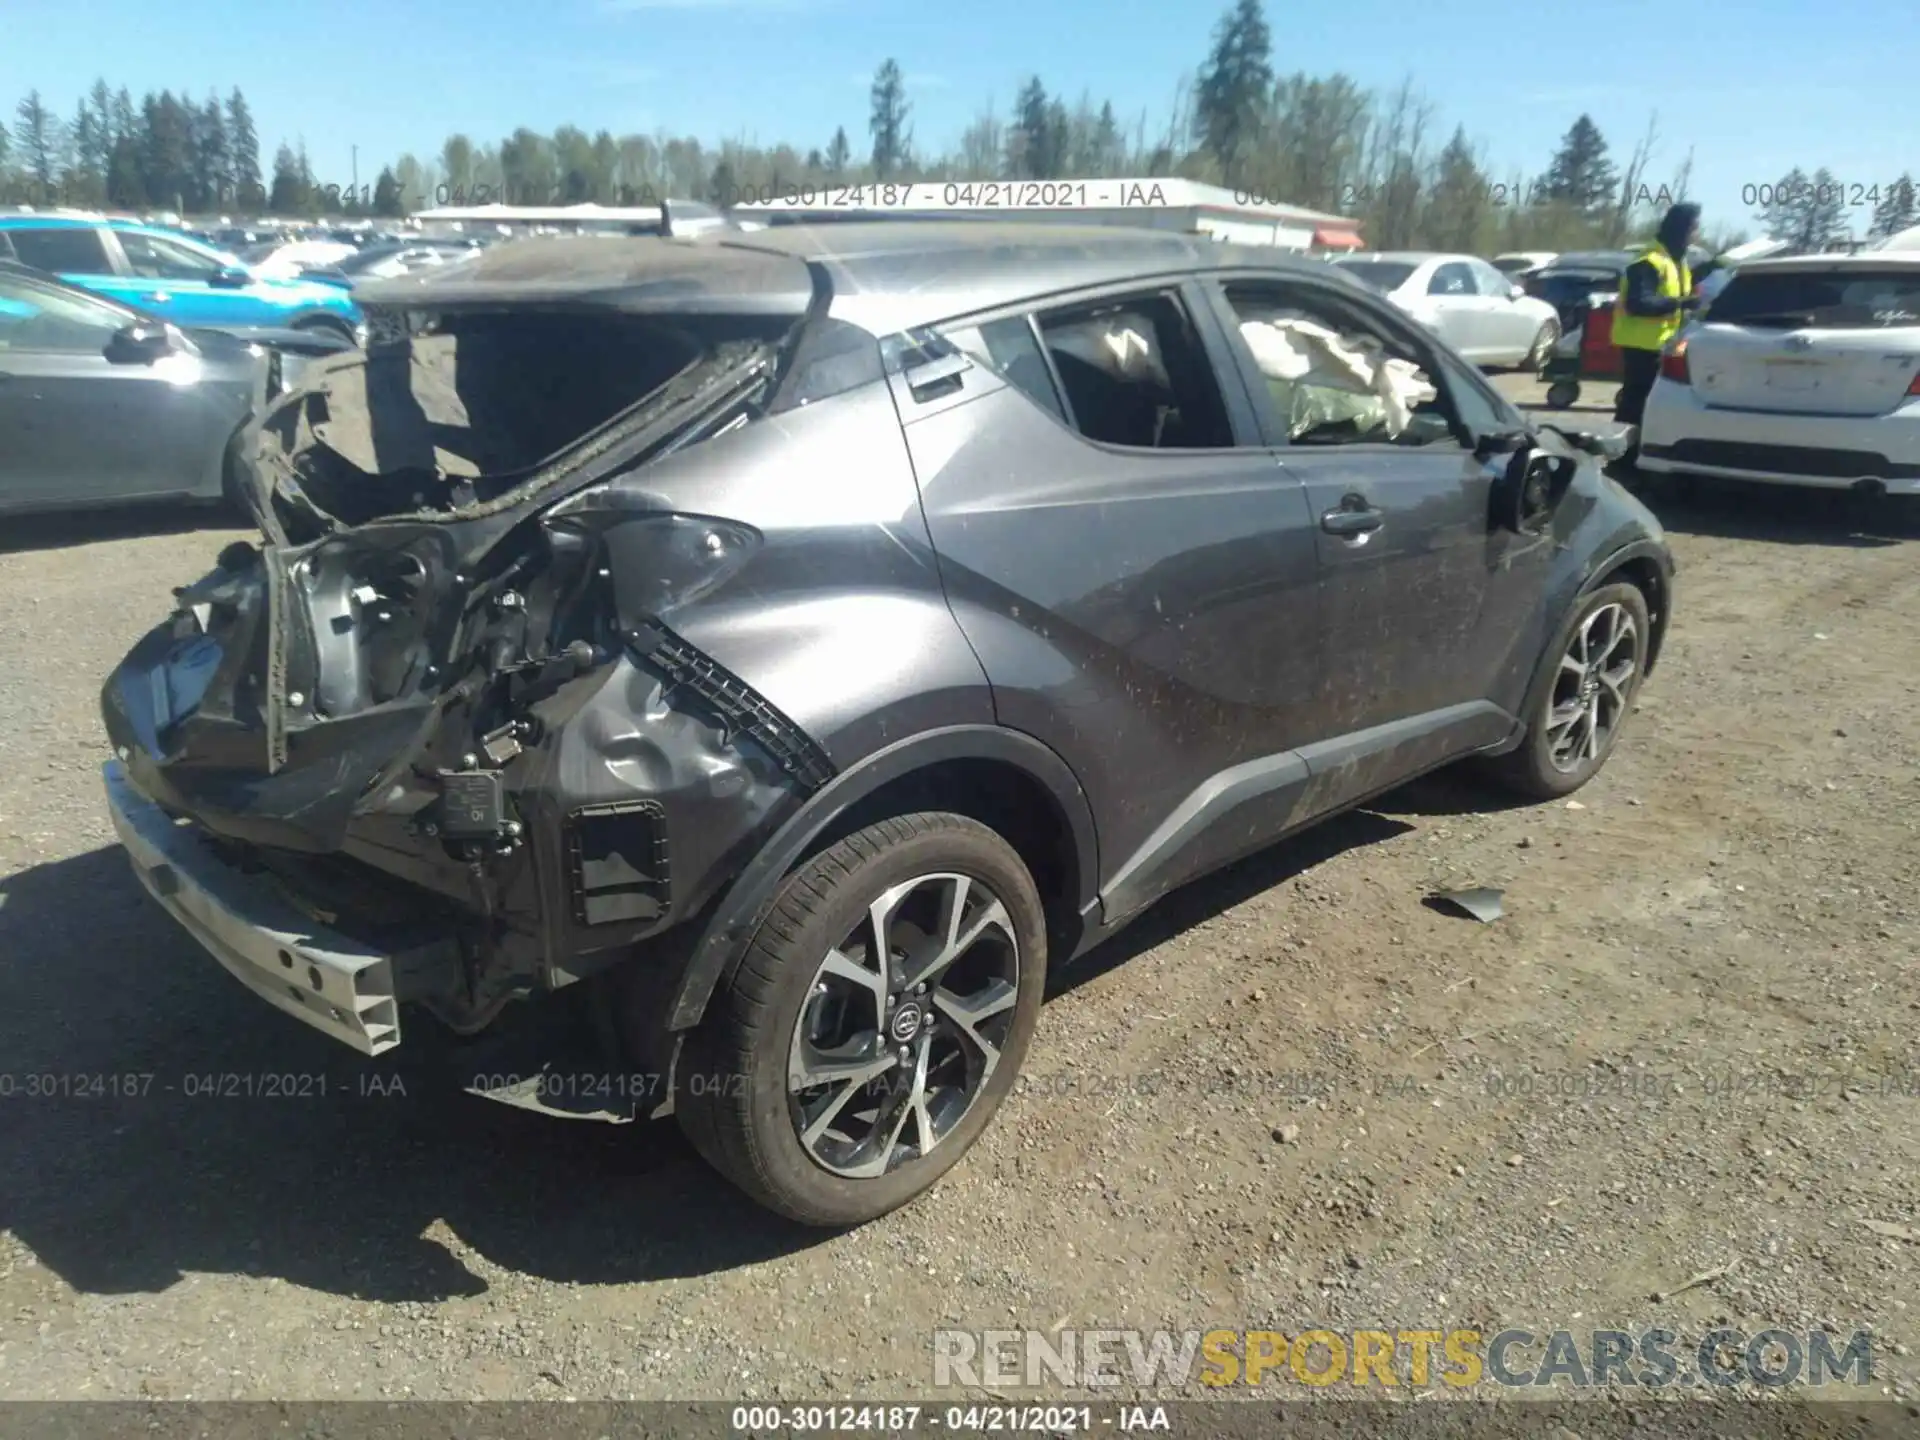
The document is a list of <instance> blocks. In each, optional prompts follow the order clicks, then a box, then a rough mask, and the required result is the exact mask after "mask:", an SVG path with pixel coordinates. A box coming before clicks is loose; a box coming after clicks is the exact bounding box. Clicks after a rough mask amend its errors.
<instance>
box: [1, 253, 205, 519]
mask: <svg viewBox="0 0 1920 1440" xmlns="http://www.w3.org/2000/svg"><path fill="white" fill-rule="evenodd" d="M133 318H134V317H132V316H131V315H129V314H127V313H126V312H125V311H122V310H120V309H119V308H118V307H116V306H114V305H111V304H108V303H106V302H105V301H102V300H98V299H96V298H95V297H93V296H91V295H87V294H83V293H80V292H77V291H75V290H71V289H67V288H63V287H59V286H54V285H49V284H43V283H41V282H39V281H36V280H33V279H30V278H28V277H24V276H19V275H15V274H4V275H0V437H4V442H3V443H0V505H7V506H15V505H19V506H32V507H35V508H39V507H44V506H56V505H65V504H69V503H71V504H77V505H87V504H95V503H100V502H103V501H108V500H116V499H133V498H139V497H142V496H165V495H176V494H181V493H185V492H188V491H193V490H200V491H206V492H209V493H216V494H217V493H218V492H217V490H210V486H217V484H218V482H219V475H218V470H217V463H218V460H219V457H220V454H221V451H222V447H223V445H224V442H225V438H226V437H225V436H224V435H221V434H218V433H217V432H216V424H217V422H218V421H219V416H218V415H217V414H216V413H215V412H214V411H213V409H212V408H211V407H210V406H209V404H208V402H207V400H206V397H205V396H204V395H203V394H201V393H200V391H199V390H198V388H197V387H196V386H194V385H193V384H191V383H182V381H183V379H190V376H188V375H187V374H186V373H185V371H183V369H182V367H180V366H179V365H169V364H168V363H166V362H165V361H161V362H155V363H152V364H140V363H132V364H119V363H115V362H114V361H112V360H110V359H108V357H107V351H108V348H109V346H110V344H111V342H112V340H113V337H114V335H115V334H116V333H117V332H119V330H120V329H121V328H122V327H123V326H125V325H126V324H127V323H128V322H129V321H130V320H132V319H133ZM170 358H176V357H170ZM177 358H178V359H179V360H182V361H186V362H187V363H188V364H189V365H191V363H192V357H189V356H180V357H177Z"/></svg>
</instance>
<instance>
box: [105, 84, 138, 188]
mask: <svg viewBox="0 0 1920 1440" xmlns="http://www.w3.org/2000/svg"><path fill="white" fill-rule="evenodd" d="M112 131H113V141H112V146H111V148H110V150H109V152H108V157H107V203H108V204H109V205H117V206H120V207H122V208H124V209H128V210H137V209H139V208H140V207H141V206H142V205H145V204H146V203H147V188H146V179H145V173H144V171H143V169H142V165H141V155H142V153H143V149H144V147H143V145H142V144H141V130H140V120H139V117H138V116H137V115H136V114H135V113H134V109H133V96H131V95H129V94H128V93H127V87H126V86H124V85H122V86H121V87H120V88H119V89H118V90H116V91H115V92H114V95H113V124H112Z"/></svg>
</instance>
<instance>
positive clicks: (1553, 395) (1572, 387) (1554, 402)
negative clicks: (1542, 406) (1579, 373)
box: [1547, 380, 1580, 410]
mask: <svg viewBox="0 0 1920 1440" xmlns="http://www.w3.org/2000/svg"><path fill="white" fill-rule="evenodd" d="M1579 400H1580V382H1579V381H1578V380H1556V381H1554V382H1553V383H1552V384H1551V385H1549V386H1548V387H1547V408H1548V409H1550V410H1565V409H1568V408H1570V407H1571V406H1573V405H1575V404H1577V403H1579Z"/></svg>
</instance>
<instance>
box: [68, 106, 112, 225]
mask: <svg viewBox="0 0 1920 1440" xmlns="http://www.w3.org/2000/svg"><path fill="white" fill-rule="evenodd" d="M67 140H68V144H67V155H66V162H67V163H66V174H65V176H64V186H63V188H64V189H65V191H66V199H67V203H68V204H69V205H98V204H100V203H101V202H102V201H104V200H105V199H106V179H105V177H106V145H105V137H104V136H103V135H102V134H101V130H100V126H99V123H98V122H97V121H96V120H95V119H94V115H93V110H92V109H91V107H89V106H88V104H87V102H86V101H85V100H82V101H81V102H80V103H79V104H78V105H76V106H75V107H74V111H73V120H72V122H71V123H70V124H69V125H68V126H67Z"/></svg>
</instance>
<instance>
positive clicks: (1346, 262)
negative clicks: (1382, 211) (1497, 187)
mask: <svg viewBox="0 0 1920 1440" xmlns="http://www.w3.org/2000/svg"><path fill="white" fill-rule="evenodd" d="M1335 263H1336V264H1337V265H1339V267H1340V268H1341V269H1342V270H1345V271H1346V272H1347V273H1348V274H1350V275H1352V276H1353V277H1354V278H1355V279H1356V280H1364V281H1365V282H1366V283H1367V284H1369V285H1371V286H1373V288H1374V289H1376V290H1379V291H1381V292H1382V293H1383V294H1385V295H1386V296H1387V298H1388V299H1389V300H1391V301H1393V303H1394V304H1396V305H1398V306H1399V307H1400V308H1401V309H1402V310H1405V311H1406V312H1407V313H1408V314H1409V315H1411V316H1413V317H1414V319H1416V320H1418V321H1419V322H1420V323H1421V324H1422V325H1425V326H1426V327H1427V328H1428V329H1429V330H1432V331H1434V332H1436V333H1437V334H1438V335H1439V336H1440V337H1441V338H1442V339H1444V340H1445V341H1446V342H1447V343H1448V344H1450V345H1452V346H1453V348H1454V349H1456V350H1458V351H1459V352H1460V353H1461V354H1462V355H1464V356H1466V357H1467V359H1469V360H1471V361H1473V362H1474V363H1475V364H1477V365H1489V366H1498V365H1513V366H1518V367H1520V368H1521V369H1526V370H1538V369H1540V368H1541V367H1543V366H1544V365H1545V364H1546V363H1547V361H1548V360H1549V359H1551V358H1552V356H1553V347H1554V345H1555V343H1556V342H1557V341H1558V340H1559V338H1560V316H1559V314H1558V312H1556V311H1555V310H1554V308H1553V306H1551V305H1549V304H1547V302H1546V301H1544V300H1536V299H1535V298H1534V297H1533V296H1531V295H1529V294H1527V292H1526V289H1525V287H1524V286H1522V285H1520V284H1519V283H1517V282H1516V281H1515V280H1513V279H1512V278H1511V277H1509V276H1506V275H1502V274H1501V273H1500V272H1499V271H1498V270H1496V269H1495V268H1494V267H1493V266H1492V265H1490V264H1488V263H1487V262H1486V261H1485V260H1482V259H1479V258H1478V257H1477V256H1473V255H1442V254H1434V253H1432V252H1430V251H1425V250H1385V251H1378V252H1363V253H1361V254H1358V255H1352V256H1347V257H1345V258H1343V259H1340V260H1338V261H1336V262H1335Z"/></svg>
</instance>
